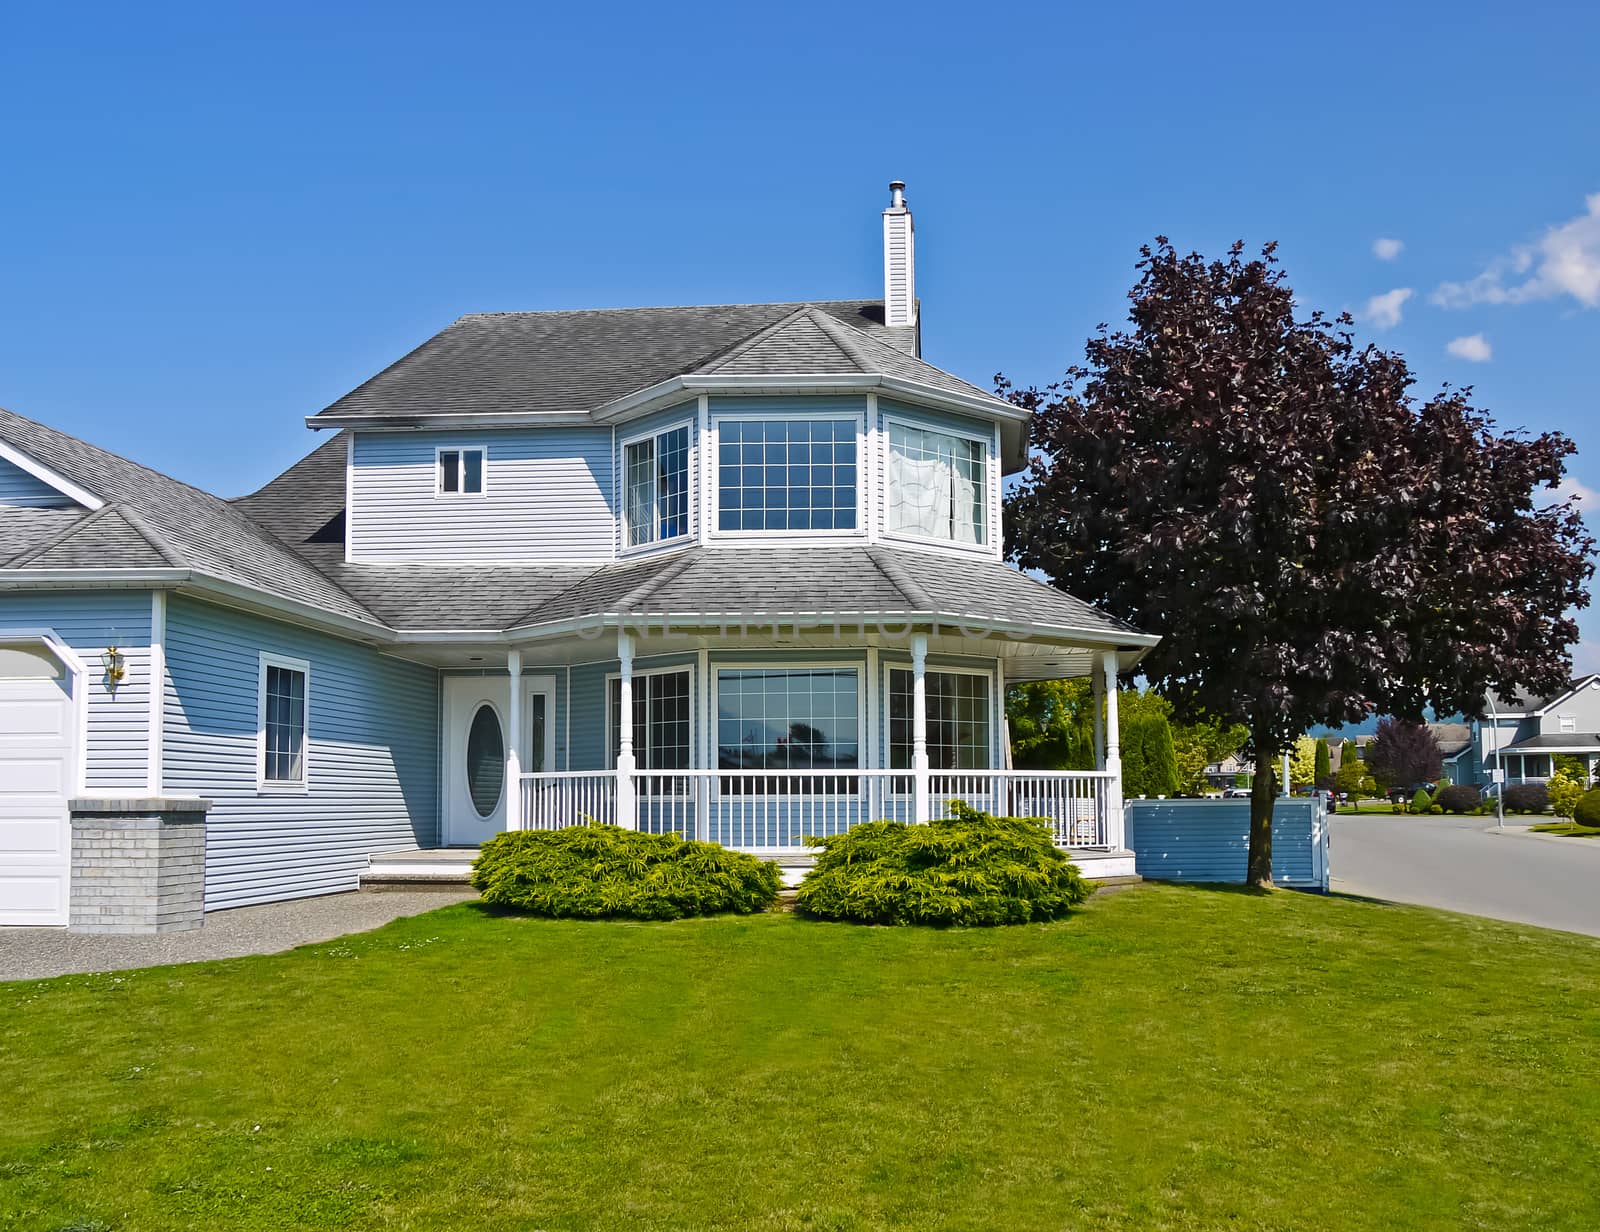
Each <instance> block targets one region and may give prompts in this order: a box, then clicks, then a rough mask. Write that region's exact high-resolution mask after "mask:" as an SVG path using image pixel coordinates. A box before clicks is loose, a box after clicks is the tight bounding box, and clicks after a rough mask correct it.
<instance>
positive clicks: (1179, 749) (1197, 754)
mask: <svg viewBox="0 0 1600 1232" xmlns="http://www.w3.org/2000/svg"><path fill="white" fill-rule="evenodd" d="M1248 739H1250V733H1249V731H1247V730H1246V729H1245V728H1244V727H1243V726H1241V725H1240V724H1238V723H1222V722H1219V721H1218V720H1216V719H1202V720H1200V721H1199V722H1198V723H1175V724H1173V726H1172V745H1173V750H1174V752H1175V753H1176V755H1177V759H1178V791H1179V792H1180V793H1181V794H1183V795H1189V796H1196V795H1199V794H1201V793H1202V792H1204V791H1205V789H1206V788H1207V787H1208V786H1210V784H1209V783H1207V782H1206V767H1207V766H1209V765H1212V764H1213V763H1215V762H1219V761H1222V760H1223V759H1224V758H1226V757H1232V756H1233V755H1234V754H1235V753H1237V752H1238V751H1239V750H1240V749H1242V748H1244V745H1245V741H1247V740H1248Z"/></svg>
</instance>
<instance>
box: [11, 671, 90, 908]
mask: <svg viewBox="0 0 1600 1232" xmlns="http://www.w3.org/2000/svg"><path fill="white" fill-rule="evenodd" d="M75 745H76V725H75V723H74V722H73V705H72V677H71V676H70V675H69V674H68V672H67V670H66V668H65V667H64V666H63V664H62V663H61V661H60V660H58V659H57V658H56V657H55V656H54V655H53V654H51V653H50V651H49V650H48V649H46V648H45V647H44V646H43V645H42V644H37V643H36V644H22V645H13V644H6V643H0V924H65V923H66V922H67V872H68V868H69V864H70V859H71V830H70V829H69V827H68V824H67V799H68V797H69V796H70V795H71V794H72V788H73V782H74V778H75V776H74V773H73V769H74V766H75V764H76V758H75V756H74V752H75Z"/></svg>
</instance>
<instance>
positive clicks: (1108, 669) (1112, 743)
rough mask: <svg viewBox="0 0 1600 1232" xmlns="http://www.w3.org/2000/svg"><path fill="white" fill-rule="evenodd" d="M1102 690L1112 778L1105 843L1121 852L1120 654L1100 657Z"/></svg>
mask: <svg viewBox="0 0 1600 1232" xmlns="http://www.w3.org/2000/svg"><path fill="white" fill-rule="evenodd" d="M1100 668H1101V678H1102V688H1103V689H1104V690H1105V695H1106V718H1105V768H1106V771H1107V773H1109V774H1110V775H1111V778H1110V779H1109V780H1108V781H1107V783H1106V842H1107V843H1108V844H1110V846H1111V847H1112V849H1113V850H1119V851H1120V850H1121V849H1122V848H1123V847H1125V846H1126V845H1127V844H1126V842H1125V840H1124V818H1123V815H1122V733H1121V731H1120V730H1119V729H1118V726H1117V722H1118V720H1117V652H1116V651H1115V650H1108V651H1106V652H1105V653H1104V654H1103V655H1101V657H1100Z"/></svg>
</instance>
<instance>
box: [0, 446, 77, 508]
mask: <svg viewBox="0 0 1600 1232" xmlns="http://www.w3.org/2000/svg"><path fill="white" fill-rule="evenodd" d="M73 503H74V502H73V501H72V500H71V498H69V497H67V496H64V495H62V494H61V493H60V492H57V491H56V490H55V489H54V488H52V487H51V486H50V485H49V484H47V483H46V482H45V481H44V480H42V479H36V478H35V477H34V476H32V475H30V474H28V472H27V471H25V470H23V469H22V468H21V467H20V466H18V465H16V464H15V463H14V462H7V461H6V460H5V459H4V458H0V506H10V507H11V508H14V509H64V508H67V507H69V506H71V505H72V504H73Z"/></svg>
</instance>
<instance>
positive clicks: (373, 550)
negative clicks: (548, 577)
mask: <svg viewBox="0 0 1600 1232" xmlns="http://www.w3.org/2000/svg"><path fill="white" fill-rule="evenodd" d="M611 436H612V434H611V429H610V428H601V427H595V428H587V427H569V428H542V429H539V428H530V429H522V430H517V431H491V432H409V433H395V432H358V433H357V434H356V437H355V452H354V458H355V476H354V497H353V501H352V505H353V508H352V509H351V512H350V534H351V548H352V554H353V556H354V558H356V559H358V560H431V561H450V562H460V561H468V560H521V561H526V560H539V559H548V560H553V561H554V560H595V561H602V560H609V559H611V557H612V555H613V551H614V546H615V516H614V505H613V494H614V492H615V484H614V470H615V468H614V465H613V458H612V442H611ZM473 445H481V446H484V447H485V448H486V449H487V450H488V462H487V478H486V481H485V495H483V496H481V497H479V496H453V497H443V496H436V495H435V494H434V487H435V473H434V471H435V451H436V450H437V449H439V448H441V447H443V448H450V447H452V446H473Z"/></svg>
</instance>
